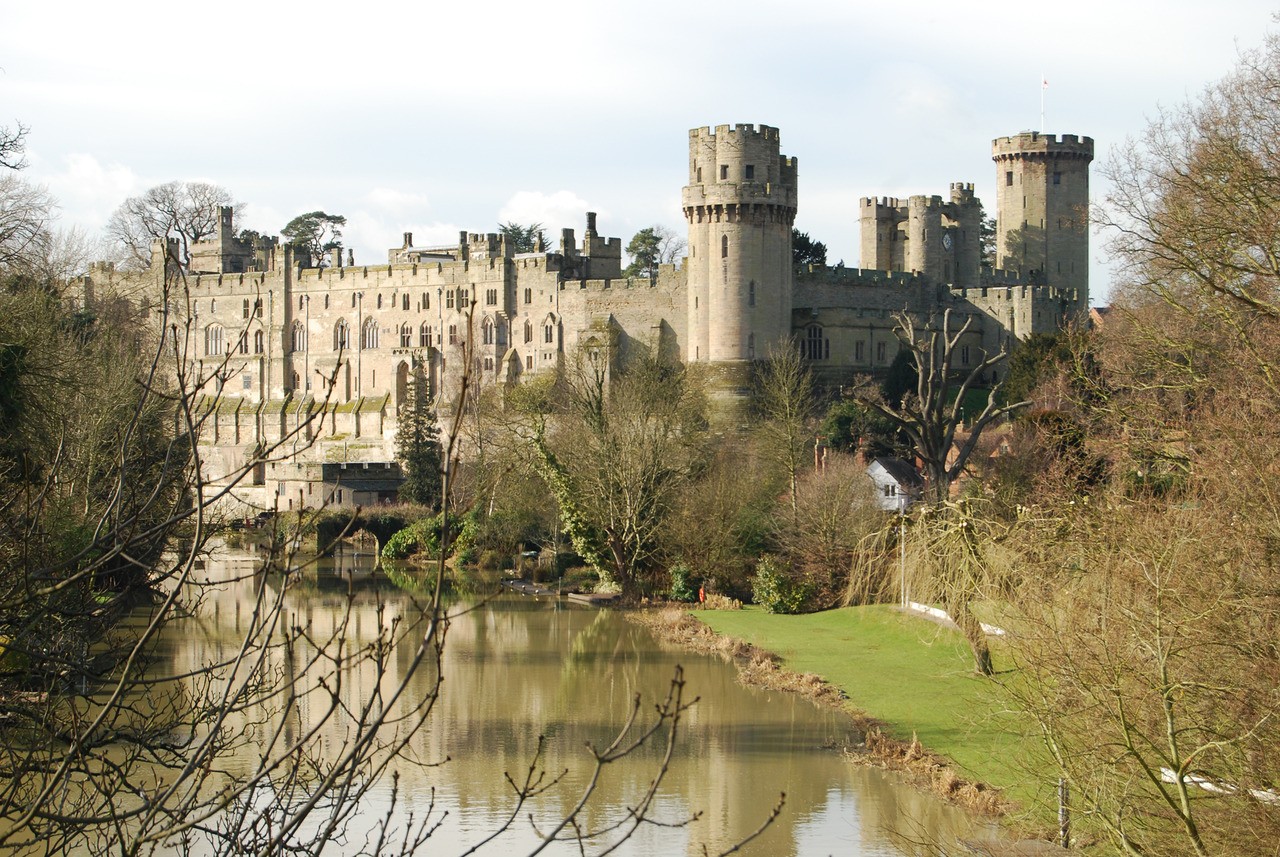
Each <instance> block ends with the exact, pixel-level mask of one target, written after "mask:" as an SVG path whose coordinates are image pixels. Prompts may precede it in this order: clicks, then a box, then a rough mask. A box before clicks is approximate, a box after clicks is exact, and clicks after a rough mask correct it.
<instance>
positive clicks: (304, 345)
mask: <svg viewBox="0 0 1280 857" xmlns="http://www.w3.org/2000/svg"><path fill="white" fill-rule="evenodd" d="M542 331H543V342H545V343H547V344H554V343H555V334H556V322H555V320H554V319H553V318H552V319H548V320H547V321H546V322H545V323H544V324H543V326H542ZM397 333H398V340H399V343H400V347H401V348H412V347H413V346H414V339H415V337H414V329H413V325H411V324H409V323H408V322H406V323H404V324H402V325H400V327H399V328H398V329H397ZM417 334H418V335H417V346H418V347H419V348H427V347H429V346H431V345H433V344H434V345H437V346H438V345H441V344H443V343H442V341H441V340H442V339H443V331H441V332H440V333H435V331H434V327H433V326H432V325H430V324H428V323H426V322H423V323H422V324H421V325H419V326H418V329H417ZM225 336H226V334H225V331H224V329H223V327H222V325H220V324H211V325H209V326H208V327H206V328H205V332H204V353H205V354H206V355H208V356H215V355H219V354H222V353H223V347H224V344H223V343H224V338H225ZM433 336H434V342H433V341H432V339H433ZM480 336H481V340H482V342H483V343H484V344H485V345H493V344H495V342H496V343H497V344H498V345H504V344H505V343H506V338H505V335H504V334H503V331H502V329H501V328H500V327H499V326H498V325H496V324H494V322H493V320H492V319H485V320H484V322H483V324H481V326H480ZM524 341H525V343H526V344H527V343H530V342H532V341H533V324H532V322H529V321H526V322H525V323H524ZM449 344H450V345H457V344H458V326H457V325H456V324H451V325H449ZM263 345H264V336H263V332H262V331H261V330H258V331H254V334H253V353H254V354H261V353H262V352H263ZM308 345H309V343H308V335H307V328H306V325H304V324H303V323H302V322H301V321H295V322H294V323H293V329H292V330H291V331H290V335H289V347H290V349H291V350H292V351H306V350H307V349H308ZM379 345H380V335H379V329H378V323H377V321H376V320H374V319H372V318H370V319H366V320H365V323H364V325H363V327H362V328H361V331H360V348H361V349H362V350H370V349H374V348H378V347H379ZM350 348H351V326H350V325H349V324H347V322H346V320H345V319H339V320H338V323H337V324H335V325H334V327H333V349H334V350H335V351H342V350H349V349H350ZM239 353H241V354H246V353H248V332H247V331H246V332H242V333H241V334H240V341H239Z"/></svg>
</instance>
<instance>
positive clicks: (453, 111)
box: [0, 0, 1277, 303]
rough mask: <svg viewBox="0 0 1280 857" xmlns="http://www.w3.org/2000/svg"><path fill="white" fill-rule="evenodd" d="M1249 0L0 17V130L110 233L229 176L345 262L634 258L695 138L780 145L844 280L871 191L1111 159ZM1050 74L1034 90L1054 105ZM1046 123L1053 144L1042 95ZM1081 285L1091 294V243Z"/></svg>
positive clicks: (674, 205)
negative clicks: (522, 226)
mask: <svg viewBox="0 0 1280 857" xmlns="http://www.w3.org/2000/svg"><path fill="white" fill-rule="evenodd" d="M1274 12H1275V9H1274V8H1273V7H1271V6H1270V5H1269V4H1267V3H1264V2H1253V0H1223V2H1220V3H1218V4H1215V5H1214V6H1213V7H1212V9H1210V7H1209V6H1207V5H1206V4H1205V3H1204V2H1203V0H1185V1H1184V0H1163V2H1159V3H1155V2H1131V0H1112V1H1111V2H1108V3H1102V2H1095V0H1076V2H1072V3H1054V4H1045V3H1039V4H1033V3H1025V4H1017V5H1015V4H1010V3H1008V2H1000V3H996V2H985V0H979V2H955V0H951V2H945V3H944V2H939V0H916V2H913V3H911V4H890V3H883V2H875V3H871V2H863V0H844V2H836V1H835V0H827V2H818V0H792V2H789V3H777V2H767V3H766V2H760V0H734V1H733V2H727V0H693V2H688V0H686V2H677V0H646V2H644V3H632V2H615V3H589V2H579V0H544V2H541V3H529V2H521V3H514V2H507V0H490V2H486V3H483V4H467V3H459V2H449V3H443V2H439V0H416V2H412V3H399V2H383V0H365V2H362V3H336V2H330V0H314V1H313V2H310V3H308V4H305V5H304V4H300V3H292V2H287V3H261V2H257V3H251V2H242V0H221V2H218V3H198V4H197V3H172V2H167V0H166V2H152V0H117V2H115V3H110V4H108V3H102V2H101V0H93V2H80V0H67V1H66V2H64V0H48V2H44V3H21V4H16V3H15V4H10V8H7V9H6V10H5V12H4V15H3V25H2V26H0V125H8V126H9V127H13V125H14V124H15V123H17V122H20V123H22V124H23V125H26V126H29V127H30V133H29V135H28V138H27V160H28V164H29V165H28V168H27V169H26V171H25V177H26V179H27V180H28V181H32V182H36V183H40V184H43V185H45V186H46V187H47V188H48V189H49V191H50V192H51V193H52V194H53V195H54V196H55V197H56V198H57V199H58V200H59V201H60V225H61V226H63V227H71V226H79V227H80V228H81V229H83V230H85V231H87V232H90V233H96V232H98V231H99V230H101V228H102V227H103V225H104V224H105V223H106V221H107V218H108V217H109V216H110V215H111V212H112V211H113V210H114V209H115V208H116V207H117V206H118V205H119V204H120V203H121V202H122V201H123V200H124V199H125V198H126V197H128V196H130V195H135V194H138V193H141V192H142V191H144V190H146V189H147V188H148V187H151V186H153V185H156V184H160V183H162V182H166V181H170V180H173V179H180V180H187V181H192V180H195V181H208V182H214V183H217V184H220V185H222V186H224V187H226V188H227V189H228V190H229V191H230V192H231V193H232V194H233V196H234V197H235V198H236V199H237V200H239V201H242V202H243V203H244V209H243V218H242V221H241V223H240V225H241V226H244V227H248V228H252V229H256V230H258V231H260V232H266V233H270V234H277V233H278V232H279V231H280V228H281V227H282V226H284V225H285V223H287V222H288V221H289V220H290V219H291V218H292V217H293V216H294V215H296V214H300V213H303V212H307V211H312V210H317V209H319V210H323V211H326V212H329V213H332V214H341V215H343V216H345V217H346V218H347V227H346V229H345V230H344V243H345V244H346V245H347V246H349V247H351V248H353V249H354V252H355V258H356V262H357V263H358V264H375V263H385V261H386V258H387V256H386V252H387V248H390V247H393V246H400V244H401V238H402V234H403V233H404V232H412V233H413V234H414V240H415V243H416V244H419V245H425V244H435V243H442V244H443V243H452V242H455V241H456V240H457V236H458V233H459V231H463V230H465V231H469V232H489V231H496V229H497V225H498V223H499V222H506V221H516V222H521V223H529V222H534V221H537V222H541V223H543V224H545V225H546V226H547V227H548V235H549V236H553V237H555V238H558V235H559V230H560V228H562V227H573V228H575V229H576V230H577V234H578V237H579V239H580V238H581V234H582V230H583V229H584V227H585V213H586V212H587V211H595V212H598V214H599V223H598V229H599V231H600V232H601V233H602V234H606V235H610V236H618V237H620V238H622V240H623V244H624V245H625V244H626V242H627V241H628V240H629V239H630V237H631V236H632V235H633V234H634V233H635V232H636V231H638V230H639V229H642V228H644V227H645V226H650V225H654V224H658V225H663V226H665V227H667V228H668V229H671V230H673V231H675V232H677V233H679V234H683V233H684V230H685V227H684V221H683V217H682V215H681V212H680V189H681V187H682V186H683V185H684V183H685V182H686V180H687V177H688V130H689V129H690V128H694V127H699V126H708V125H710V126H714V125H724V124H736V123H753V124H766V125H771V126H774V127H777V128H779V129H780V131H781V138H782V151H783V154H785V155H789V156H794V157H796V158H798V160H799V183H800V197H799V213H798V215H797V217H796V226H797V228H799V229H800V230H801V231H803V232H807V233H809V234H810V235H811V236H812V237H813V238H814V239H816V240H820V241H823V242H825V243H826V244H827V247H828V260H829V261H830V262H831V263H835V262H836V261H840V260H843V261H844V262H845V263H846V264H847V265H850V266H853V265H856V264H858V261H859V260H858V221H857V213H858V209H857V205H858V200H859V199H860V198H861V197H865V196H898V197H907V196H910V195H912V194H920V193H924V194H941V195H943V196H946V195H947V193H948V187H949V185H950V183H951V182H954V181H966V182H973V183H974V184H975V186H976V188H975V189H976V191H977V194H978V196H979V197H980V198H981V199H983V200H985V201H986V202H987V206H988V210H993V208H994V202H995V188H994V178H995V166H994V164H993V163H992V161H991V148H990V147H991V140H992V139H993V138H995V137H1001V136H1007V135H1010V134H1015V133H1018V132H1019V131H1024V130H1044V131H1045V132H1047V133H1053V134H1062V133H1075V134H1082V135H1087V136H1090V137H1093V138H1094V140H1095V143H1096V154H1097V159H1096V160H1095V171H1094V177H1093V184H1092V195H1093V198H1094V201H1095V202H1097V201H1100V200H1101V199H1102V198H1103V197H1104V196H1105V193H1106V185H1105V182H1103V181H1102V180H1101V179H1100V177H1099V176H1098V172H1097V169H1096V168H1097V165H1098V164H1099V163H1100V162H1102V161H1104V160H1105V159H1106V158H1107V157H1108V153H1109V152H1110V151H1111V150H1112V149H1113V148H1115V147H1117V146H1118V145H1120V144H1122V143H1123V142H1124V141H1125V139H1126V138H1131V137H1135V136H1137V135H1140V134H1141V132H1142V130H1143V128H1144V127H1145V126H1146V124H1147V123H1148V122H1149V121H1150V119H1151V118H1152V117H1154V116H1155V115H1156V113H1157V111H1158V110H1160V109H1161V108H1162V107H1164V108H1171V107H1176V106H1177V105H1179V104H1181V103H1183V102H1185V101H1186V100H1188V99H1190V98H1194V97H1196V96H1197V95H1198V94H1199V93H1200V92H1201V91H1202V90H1203V88H1204V87H1205V86H1206V85H1208V84H1209V83H1211V82H1212V81H1214V80H1217V79H1218V78H1220V77H1222V76H1223V75H1225V74H1227V73H1228V72H1229V71H1230V70H1231V69H1232V67H1233V66H1234V65H1235V63H1236V61H1237V58H1238V56H1239V52H1240V51H1241V50H1245V49H1249V48H1252V47H1256V46H1257V45H1259V44H1260V43H1261V41H1262V37H1263V35H1264V34H1265V33H1266V32H1268V31H1269V30H1271V29H1273V28H1274V27H1276V26H1277V24H1276V22H1275V21H1273V17H1272V16H1273V14H1274ZM1042 81H1047V82H1048V87H1047V89H1046V88H1043V86H1042ZM1042 95H1043V97H1044V105H1045V112H1044V120H1045V121H1044V125H1043V129H1042V127H1041V97H1042ZM1092 255H1093V260H1092V267H1091V280H1092V283H1091V291H1092V301H1093V302H1094V303H1105V302H1106V297H1107V287H1108V284H1109V280H1110V277H1109V267H1108V262H1107V258H1106V249H1105V236H1100V235H1095V236H1094V237H1093V241H1092Z"/></svg>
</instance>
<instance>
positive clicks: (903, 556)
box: [898, 504, 907, 610]
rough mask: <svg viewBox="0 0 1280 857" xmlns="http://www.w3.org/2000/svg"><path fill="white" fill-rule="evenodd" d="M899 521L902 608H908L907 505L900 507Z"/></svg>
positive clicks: (899, 566) (899, 567)
mask: <svg viewBox="0 0 1280 857" xmlns="http://www.w3.org/2000/svg"><path fill="white" fill-rule="evenodd" d="M899 513H900V516H899V519H898V520H899V523H898V569H899V574H900V576H901V578H902V609H903V610H906V609H907V507H906V505H905V504H904V505H903V506H902V507H901V508H900V509H899Z"/></svg>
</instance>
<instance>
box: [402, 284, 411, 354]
mask: <svg viewBox="0 0 1280 857" xmlns="http://www.w3.org/2000/svg"><path fill="white" fill-rule="evenodd" d="M406 297H407V295H406ZM412 345H413V327H412V326H411V325H410V324H409V323H408V322H405V323H404V324H402V325H400V347H401V348H409V347H411V346H412Z"/></svg>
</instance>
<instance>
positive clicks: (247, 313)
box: [244, 298, 249, 318]
mask: <svg viewBox="0 0 1280 857" xmlns="http://www.w3.org/2000/svg"><path fill="white" fill-rule="evenodd" d="M244 317H245V318H248V317H249V299H248V298H245V299H244Z"/></svg>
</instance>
